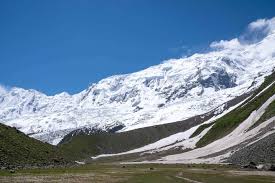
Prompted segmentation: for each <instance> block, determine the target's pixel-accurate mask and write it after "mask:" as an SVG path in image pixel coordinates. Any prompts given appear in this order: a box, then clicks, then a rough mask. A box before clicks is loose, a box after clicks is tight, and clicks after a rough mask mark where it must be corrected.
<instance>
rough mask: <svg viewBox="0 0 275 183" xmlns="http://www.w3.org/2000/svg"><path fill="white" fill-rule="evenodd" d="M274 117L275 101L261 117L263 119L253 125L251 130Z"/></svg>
mask: <svg viewBox="0 0 275 183" xmlns="http://www.w3.org/2000/svg"><path fill="white" fill-rule="evenodd" d="M273 116H275V101H273V102H272V103H271V104H269V106H268V107H267V109H266V110H265V112H264V114H263V115H262V116H261V118H260V119H259V120H258V121H257V122H256V123H255V124H253V125H252V126H251V127H250V128H249V130H251V129H253V128H255V127H257V126H258V125H260V124H261V123H262V122H265V121H266V120H268V119H270V118H272V117H273Z"/></svg>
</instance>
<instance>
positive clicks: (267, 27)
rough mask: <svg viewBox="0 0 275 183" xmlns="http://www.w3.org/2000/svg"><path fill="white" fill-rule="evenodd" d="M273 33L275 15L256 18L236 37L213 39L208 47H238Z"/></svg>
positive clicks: (231, 48) (232, 48)
mask: <svg viewBox="0 0 275 183" xmlns="http://www.w3.org/2000/svg"><path fill="white" fill-rule="evenodd" d="M274 33H275V17H274V18H271V19H258V20H256V21H254V22H251V23H250V24H249V25H248V29H247V31H246V32H245V33H244V34H243V35H241V36H240V37H238V38H234V39H231V40H221V41H215V42H212V43H211V44H210V48H213V49H218V50H223V49H230V50H234V49H240V48H243V47H244V46H247V45H249V44H254V43H257V42H259V41H261V40H263V39H264V38H265V37H267V36H268V35H270V34H274Z"/></svg>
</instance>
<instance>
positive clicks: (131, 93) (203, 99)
mask: <svg viewBox="0 0 275 183" xmlns="http://www.w3.org/2000/svg"><path fill="white" fill-rule="evenodd" d="M259 32H261V33H262V36H261V37H260V38H259V36H257V37H256V38H255V37H253V35H254V34H256V35H259ZM248 33H249V36H251V37H252V38H253V39H252V38H250V39H249V40H247V39H245V38H244V37H240V38H235V39H232V40H229V41H224V40H222V41H219V42H213V43H212V44H211V51H209V52H207V53H197V54H193V55H191V56H188V57H183V58H179V59H170V60H166V61H164V62H163V63H161V64H159V65H156V66H152V67H149V68H147V69H145V70H141V71H138V72H135V73H130V74H124V75H116V76H111V77H108V78H106V79H103V80H101V81H99V82H98V83H95V84H92V85H90V86H89V87H88V88H87V89H85V90H83V91H82V92H80V93H77V94H74V95H70V94H68V93H66V92H63V93H60V94H56V95H54V96H47V95H46V94H44V93H41V92H39V91H36V90H33V89H22V88H17V87H13V88H10V89H6V88H4V87H1V88H0V121H1V123H3V124H4V125H7V126H11V127H15V128H16V129H17V130H20V131H21V132H23V133H25V134H27V135H28V136H30V137H33V138H35V139H38V140H40V141H43V142H47V143H50V144H52V145H57V146H58V147H60V148H63V149H64V150H68V151H71V152H75V153H76V154H78V155H79V154H82V155H81V156H80V157H81V158H84V157H85V158H87V157H89V156H92V155H99V156H97V157H96V159H97V158H99V157H110V156H113V155H100V154H115V155H116V156H120V155H125V154H137V153H138V154H140V153H142V154H152V153H156V154H158V153H160V152H162V153H163V152H165V153H164V154H162V157H161V158H160V157H159V156H158V158H157V159H156V158H152V160H153V161H155V162H167V163H175V162H183V163H186V162H187V163H193V162H199V163H201V162H203V163H209V162H211V163H219V162H221V161H222V160H223V159H224V158H228V157H231V159H230V160H228V161H230V162H235V161H237V159H238V158H239V157H240V156H243V154H244V153H242V154H241V155H239V156H237V155H236V157H234V156H231V155H232V154H234V153H233V152H240V151H239V150H240V149H243V151H247V149H245V148H244V147H248V146H249V144H250V145H252V144H255V143H256V142H258V141H260V140H261V139H265V138H267V137H269V138H270V135H272V134H273V131H274V130H272V129H274V124H273V121H274V116H273V108H272V107H273V105H274V94H275V93H274V74H272V73H274V68H275V46H274V45H275V18H273V19H269V20H265V19H262V20H258V21H255V22H252V23H251V24H249V26H248ZM248 33H246V34H248ZM254 38H255V39H254ZM270 106H271V107H270ZM253 125H254V126H253ZM272 125H273V127H272ZM257 135H258V136H257ZM83 138H84V139H85V140H83ZM95 139H96V140H95ZM125 139H132V141H128V140H127V142H126V143H125V145H122V144H121V141H122V140H123V141H125ZM225 142H226V144H225ZM104 145H105V146H104ZM76 147H77V148H76ZM196 148H198V149H196ZM175 149H178V153H175ZM187 149H193V150H192V151H189V152H185V151H186V150H187ZM80 151H81V153H80ZM83 152H85V153H83ZM180 152H181V153H180ZM158 155H159V154H158ZM164 155H165V156H164ZM166 155H167V156H166ZM202 157H204V158H202ZM159 158H160V159H159ZM234 158H235V159H234ZM238 162H239V161H238Z"/></svg>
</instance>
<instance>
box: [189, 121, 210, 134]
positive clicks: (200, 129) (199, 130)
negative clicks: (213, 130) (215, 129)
mask: <svg viewBox="0 0 275 183" xmlns="http://www.w3.org/2000/svg"><path fill="white" fill-rule="evenodd" d="M213 124H214V122H212V123H207V124H203V125H201V126H199V128H197V129H196V131H195V132H194V133H193V134H192V135H191V136H190V138H193V137H196V136H197V135H199V134H200V133H201V132H202V131H203V130H205V129H206V128H208V127H210V126H211V125H213Z"/></svg>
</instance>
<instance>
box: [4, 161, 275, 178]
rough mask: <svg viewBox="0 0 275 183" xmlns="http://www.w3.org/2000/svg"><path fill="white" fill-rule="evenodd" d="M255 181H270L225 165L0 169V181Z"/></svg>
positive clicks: (264, 173) (94, 165)
mask: <svg viewBox="0 0 275 183" xmlns="http://www.w3.org/2000/svg"><path fill="white" fill-rule="evenodd" d="M33 180H35V181H36V182H60V181H62V182H68V183H69V182H95V183H97V182H120V183H128V182H129V183H144V182H150V183H170V182H175V183H177V182H196V181H197V182H204V183H220V182H223V183H231V182H236V183H256V182H273V181H275V177H274V176H270V175H268V174H267V175H266V172H261V174H260V173H259V172H257V175H256V172H253V171H238V169H236V167H233V166H225V165H205V164H198V165H162V164H146V165H143V164H140V165H118V164H116V165H115V164H112V165H111V164H90V165H84V166H79V167H71V168H48V169H27V170H18V171H16V172H15V173H13V174H11V173H10V172H8V171H3V170H2V171H0V182H32V181H33Z"/></svg>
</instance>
